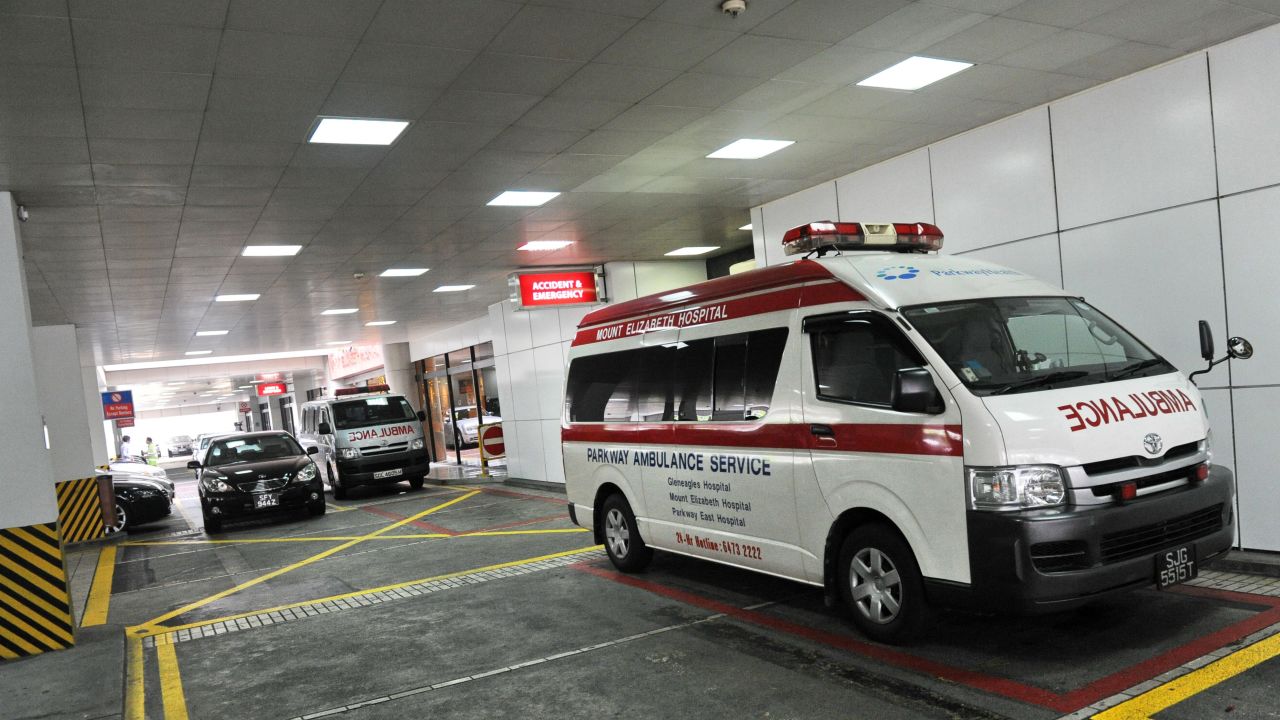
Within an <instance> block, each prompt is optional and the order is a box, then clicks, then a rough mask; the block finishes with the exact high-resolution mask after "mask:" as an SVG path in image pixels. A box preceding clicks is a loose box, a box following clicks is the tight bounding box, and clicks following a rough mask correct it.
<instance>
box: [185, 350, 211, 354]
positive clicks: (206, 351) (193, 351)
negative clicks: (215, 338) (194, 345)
mask: <svg viewBox="0 0 1280 720" xmlns="http://www.w3.org/2000/svg"><path fill="white" fill-rule="evenodd" d="M212 352H213V351H212V350H188V351H187V354H188V355H208V354H210V353H212Z"/></svg>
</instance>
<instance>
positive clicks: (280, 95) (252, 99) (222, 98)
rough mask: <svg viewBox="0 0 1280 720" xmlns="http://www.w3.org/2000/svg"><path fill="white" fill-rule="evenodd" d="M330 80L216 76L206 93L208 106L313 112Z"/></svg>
mask: <svg viewBox="0 0 1280 720" xmlns="http://www.w3.org/2000/svg"><path fill="white" fill-rule="evenodd" d="M332 86H333V84H332V83H330V82H320V81H314V80H311V81H307V80H298V79H296V78H279V77H266V76H261V75H259V76H248V75H241V76H234V75H218V76H217V78H215V79H214V81H213V88H212V89H211V90H210V92H209V104H208V109H209V110H210V111H219V112H251V113H290V112H306V113H311V114H315V113H316V112H317V111H318V110H319V109H320V105H321V103H323V102H324V100H325V97H326V96H327V95H328V93H329V89H330V88H331V87H332Z"/></svg>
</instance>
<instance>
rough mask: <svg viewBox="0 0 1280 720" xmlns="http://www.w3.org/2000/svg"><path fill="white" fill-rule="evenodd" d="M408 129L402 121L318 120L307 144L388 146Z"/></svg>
mask: <svg viewBox="0 0 1280 720" xmlns="http://www.w3.org/2000/svg"><path fill="white" fill-rule="evenodd" d="M406 127H409V123H408V122H406V121H404V120H369V119H361V118H328V117H327V118H320V122H319V123H317V124H316V130H315V132H313V133H311V139H310V140H308V142H313V143H322V144H330V145H390V144H391V143H393V142H395V141H396V138H398V137H400V133H402V132H404V129H405V128H406Z"/></svg>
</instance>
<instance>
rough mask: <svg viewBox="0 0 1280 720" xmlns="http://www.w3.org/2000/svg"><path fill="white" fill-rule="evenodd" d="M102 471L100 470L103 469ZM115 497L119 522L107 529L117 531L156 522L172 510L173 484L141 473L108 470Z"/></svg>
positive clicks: (112, 531)
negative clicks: (132, 473)
mask: <svg viewBox="0 0 1280 720" xmlns="http://www.w3.org/2000/svg"><path fill="white" fill-rule="evenodd" d="M100 474H101V473H100ZM106 474H108V475H110V476H111V487H112V489H113V490H114V494H115V497H116V522H115V525H112V526H111V527H108V528H107V532H109V533H116V532H121V531H123V530H129V529H132V528H135V527H137V526H139V525H145V524H147V523H151V522H155V521H157V520H160V519H161V518H164V517H167V516H168V515H169V513H171V512H173V484H172V483H164V482H161V481H159V480H153V479H151V478H148V477H144V476H141V475H128V474H125V473H106Z"/></svg>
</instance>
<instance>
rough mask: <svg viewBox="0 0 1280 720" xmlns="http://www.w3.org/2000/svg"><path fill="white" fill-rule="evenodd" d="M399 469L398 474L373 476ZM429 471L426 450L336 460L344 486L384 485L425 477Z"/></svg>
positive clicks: (429, 466) (428, 457)
mask: <svg viewBox="0 0 1280 720" xmlns="http://www.w3.org/2000/svg"><path fill="white" fill-rule="evenodd" d="M390 470H400V471H401V472H400V474H399V475H392V476H390V477H380V478H375V477H374V475H375V474H378V473H383V472H387V471H390ZM429 472H431V456H429V455H427V451H426V450H406V451H405V452H397V453H385V454H382V455H373V456H370V457H359V458H355V459H352V460H343V459H341V458H340V459H339V460H338V473H339V474H340V475H341V480H342V484H343V485H344V486H346V487H355V486H356V485H385V484H388V483H397V482H402V481H404V480H409V479H411V478H415V477H425V476H426V475H427V473H429Z"/></svg>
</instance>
